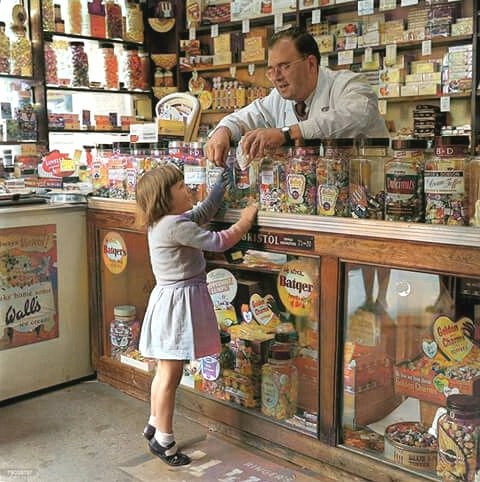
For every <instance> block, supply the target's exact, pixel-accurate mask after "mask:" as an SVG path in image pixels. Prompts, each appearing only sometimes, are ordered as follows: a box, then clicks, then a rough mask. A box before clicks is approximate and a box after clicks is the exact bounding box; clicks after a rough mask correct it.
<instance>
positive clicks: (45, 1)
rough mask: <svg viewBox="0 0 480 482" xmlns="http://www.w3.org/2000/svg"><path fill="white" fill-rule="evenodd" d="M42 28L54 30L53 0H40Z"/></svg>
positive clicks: (48, 30) (49, 30)
mask: <svg viewBox="0 0 480 482" xmlns="http://www.w3.org/2000/svg"><path fill="white" fill-rule="evenodd" d="M42 28H43V30H44V31H46V32H53V31H54V30H55V8H54V6H53V0H42Z"/></svg>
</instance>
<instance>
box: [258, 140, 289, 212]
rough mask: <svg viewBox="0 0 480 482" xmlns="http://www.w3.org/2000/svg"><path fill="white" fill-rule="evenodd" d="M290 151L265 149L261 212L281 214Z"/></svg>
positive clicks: (260, 178)
mask: <svg viewBox="0 0 480 482" xmlns="http://www.w3.org/2000/svg"><path fill="white" fill-rule="evenodd" d="M287 155H288V150H287V148H284V147H279V148H277V149H265V152H264V155H263V156H262V158H261V159H260V167H259V181H258V184H259V192H260V210H262V211H270V212H280V211H281V209H282V199H283V198H284V196H285V187H286V184H285V181H286V166H287V162H288V157H287Z"/></svg>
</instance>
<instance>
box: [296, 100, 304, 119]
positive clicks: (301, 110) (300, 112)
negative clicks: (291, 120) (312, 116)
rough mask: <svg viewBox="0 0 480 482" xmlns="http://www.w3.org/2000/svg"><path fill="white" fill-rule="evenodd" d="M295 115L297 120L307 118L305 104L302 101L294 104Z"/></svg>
mask: <svg viewBox="0 0 480 482" xmlns="http://www.w3.org/2000/svg"><path fill="white" fill-rule="evenodd" d="M295 113H296V114H297V117H298V120H305V119H306V118H307V104H305V102H304V101H303V100H302V101H301V102H297V103H296V104H295Z"/></svg>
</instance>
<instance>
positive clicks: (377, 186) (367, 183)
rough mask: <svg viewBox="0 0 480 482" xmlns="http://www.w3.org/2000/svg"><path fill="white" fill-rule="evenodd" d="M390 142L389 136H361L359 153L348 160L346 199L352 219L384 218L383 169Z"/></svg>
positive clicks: (388, 155) (387, 157)
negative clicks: (347, 191)
mask: <svg viewBox="0 0 480 482" xmlns="http://www.w3.org/2000/svg"><path fill="white" fill-rule="evenodd" d="M389 145H390V139H388V138H366V139H361V140H360V145H359V147H358V156H355V157H354V158H353V159H351V160H350V172H349V200H350V215H351V216H352V217H353V218H371V219H383V218H384V210H385V175H384V172H385V164H386V162H387V161H388V160H389V159H390V153H389Z"/></svg>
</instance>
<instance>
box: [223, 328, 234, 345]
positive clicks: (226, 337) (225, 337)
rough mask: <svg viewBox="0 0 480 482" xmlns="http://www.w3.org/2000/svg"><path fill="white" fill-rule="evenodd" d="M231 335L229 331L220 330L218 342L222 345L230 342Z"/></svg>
mask: <svg viewBox="0 0 480 482" xmlns="http://www.w3.org/2000/svg"><path fill="white" fill-rule="evenodd" d="M231 339H232V337H231V336H230V333H227V332H226V331H221V332H220V343H221V344H222V345H224V344H225V343H230V341H231Z"/></svg>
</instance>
